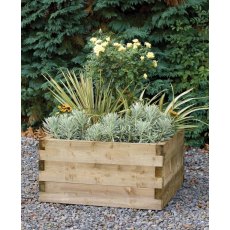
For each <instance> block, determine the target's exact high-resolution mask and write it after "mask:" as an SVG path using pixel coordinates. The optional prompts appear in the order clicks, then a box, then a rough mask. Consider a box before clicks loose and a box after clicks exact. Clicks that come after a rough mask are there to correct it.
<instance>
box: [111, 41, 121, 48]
mask: <svg viewBox="0 0 230 230" xmlns="http://www.w3.org/2000/svg"><path fill="white" fill-rule="evenodd" d="M113 46H115V47H118V46H121V44H119V43H117V42H115V43H113Z"/></svg>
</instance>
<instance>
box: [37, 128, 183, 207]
mask: <svg viewBox="0 0 230 230" xmlns="http://www.w3.org/2000/svg"><path fill="white" fill-rule="evenodd" d="M39 144H40V150H39V158H40V160H39V190H40V192H39V200H40V201H42V202H54V203H67V204H82V205H96V206H109V207H122V208H137V209H153V210H161V209H163V208H164V207H165V205H167V203H168V202H169V201H170V199H171V198H172V197H173V196H174V195H175V193H176V191H177V190H178V189H179V188H180V187H181V185H182V183H183V175H184V161H183V158H184V156H183V153H184V132H182V131H180V132H178V133H177V134H176V135H174V136H173V137H172V138H171V139H170V140H168V141H166V142H160V143H157V144H152V143H122V142H95V141H79V140H59V139H42V140H40V143H39Z"/></svg>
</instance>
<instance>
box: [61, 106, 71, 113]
mask: <svg viewBox="0 0 230 230" xmlns="http://www.w3.org/2000/svg"><path fill="white" fill-rule="evenodd" d="M58 109H59V110H60V112H62V113H65V112H68V113H70V112H71V111H72V108H71V107H70V106H69V105H68V104H62V105H59V106H58Z"/></svg>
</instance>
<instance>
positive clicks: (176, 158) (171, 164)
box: [162, 150, 183, 186]
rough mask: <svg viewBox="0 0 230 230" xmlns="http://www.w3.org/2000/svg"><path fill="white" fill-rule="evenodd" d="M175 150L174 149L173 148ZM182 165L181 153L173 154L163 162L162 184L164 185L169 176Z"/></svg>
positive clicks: (169, 178)
mask: <svg viewBox="0 0 230 230" xmlns="http://www.w3.org/2000/svg"><path fill="white" fill-rule="evenodd" d="M175 151H176V150H175ZM182 166H183V155H182V154H181V153H177V154H173V157H172V158H171V159H169V160H168V161H167V162H165V164H164V166H163V168H162V169H163V171H162V172H163V174H162V176H163V184H164V186H166V185H167V184H168V182H169V181H170V180H171V178H172V177H173V176H174V175H175V174H176V173H177V172H178V171H179V170H180V169H181V167H182Z"/></svg>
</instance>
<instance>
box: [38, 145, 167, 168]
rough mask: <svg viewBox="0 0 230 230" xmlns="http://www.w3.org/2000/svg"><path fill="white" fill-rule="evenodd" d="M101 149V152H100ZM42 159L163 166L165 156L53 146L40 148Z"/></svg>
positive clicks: (149, 153)
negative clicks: (87, 150)
mask: <svg viewBox="0 0 230 230" xmlns="http://www.w3.org/2000/svg"><path fill="white" fill-rule="evenodd" d="M99 151H100V152H99ZM39 154H40V159H41V160H48V161H65V162H79V163H100V164H116V165H143V166H158V167H161V166H163V157H162V156H155V155H154V154H153V153H151V152H145V153H142V152H135V151H133V152H131V150H130V151H129V152H124V151H119V150H111V149H104V150H102V149H101V150H97V151H92V152H90V151H89V152H85V151H82V149H81V148H79V149H77V148H76V149H73V148H69V149H65V151H63V148H59V149H58V148H52V149H48V148H47V149H46V150H40V151H39Z"/></svg>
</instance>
